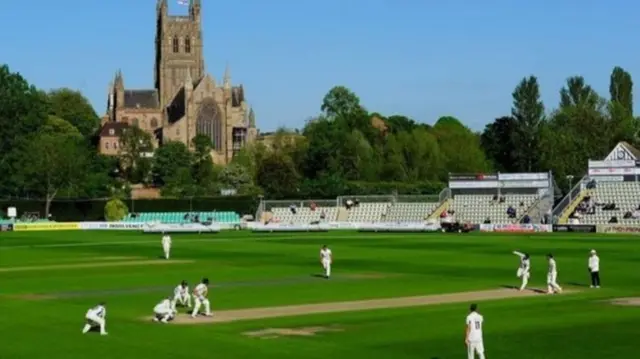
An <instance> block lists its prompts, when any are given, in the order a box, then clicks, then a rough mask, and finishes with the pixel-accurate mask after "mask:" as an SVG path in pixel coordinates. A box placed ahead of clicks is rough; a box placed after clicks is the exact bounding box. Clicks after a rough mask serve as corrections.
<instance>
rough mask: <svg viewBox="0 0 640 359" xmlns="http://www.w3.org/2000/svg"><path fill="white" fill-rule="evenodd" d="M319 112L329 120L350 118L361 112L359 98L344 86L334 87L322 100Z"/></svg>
mask: <svg viewBox="0 0 640 359" xmlns="http://www.w3.org/2000/svg"><path fill="white" fill-rule="evenodd" d="M320 110H322V112H324V114H325V116H327V117H330V118H334V117H337V116H350V115H352V114H355V113H357V112H361V111H363V109H362V107H361V106H360V98H358V96H356V94H355V93H353V92H352V91H351V90H349V89H348V88H346V87H344V86H335V87H333V88H332V89H331V90H329V92H328V93H327V94H326V95H325V96H324V99H322V106H321V107H320Z"/></svg>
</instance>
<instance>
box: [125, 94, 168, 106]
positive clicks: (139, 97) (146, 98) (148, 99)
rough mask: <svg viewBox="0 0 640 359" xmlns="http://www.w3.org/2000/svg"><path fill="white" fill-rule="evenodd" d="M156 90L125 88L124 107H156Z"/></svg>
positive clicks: (157, 103)
mask: <svg viewBox="0 0 640 359" xmlns="http://www.w3.org/2000/svg"><path fill="white" fill-rule="evenodd" d="M159 106H160V101H159V100H158V92H157V91H156V90H126V91H125V92H124V107H125V108H158V107H159Z"/></svg>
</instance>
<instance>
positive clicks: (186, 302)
mask: <svg viewBox="0 0 640 359" xmlns="http://www.w3.org/2000/svg"><path fill="white" fill-rule="evenodd" d="M177 304H180V305H182V306H186V307H187V308H191V295H190V294H189V293H185V294H180V293H178V294H176V295H175V296H174V297H173V301H172V302H171V307H172V308H173V310H174V311H175V310H176V305H177Z"/></svg>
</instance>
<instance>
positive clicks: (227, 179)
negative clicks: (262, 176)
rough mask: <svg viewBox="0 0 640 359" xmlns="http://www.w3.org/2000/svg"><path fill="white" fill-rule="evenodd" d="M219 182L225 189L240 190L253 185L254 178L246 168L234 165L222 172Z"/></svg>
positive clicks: (219, 175)
mask: <svg viewBox="0 0 640 359" xmlns="http://www.w3.org/2000/svg"><path fill="white" fill-rule="evenodd" d="M218 180H219V181H220V183H221V184H222V186H224V187H225V188H227V189H229V188H233V189H235V190H240V189H243V188H246V187H247V186H250V185H251V184H252V182H253V181H252V178H251V175H250V174H249V171H247V169H246V168H244V167H242V166H240V165H238V164H235V163H232V164H230V165H228V166H226V167H225V168H223V169H222V171H220V174H218Z"/></svg>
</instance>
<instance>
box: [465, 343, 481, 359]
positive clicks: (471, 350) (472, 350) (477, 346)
mask: <svg viewBox="0 0 640 359" xmlns="http://www.w3.org/2000/svg"><path fill="white" fill-rule="evenodd" d="M467 353H468V357H469V359H475V354H476V353H477V354H478V358H479V359H485V358H484V344H483V343H482V341H471V342H469V345H467Z"/></svg>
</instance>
